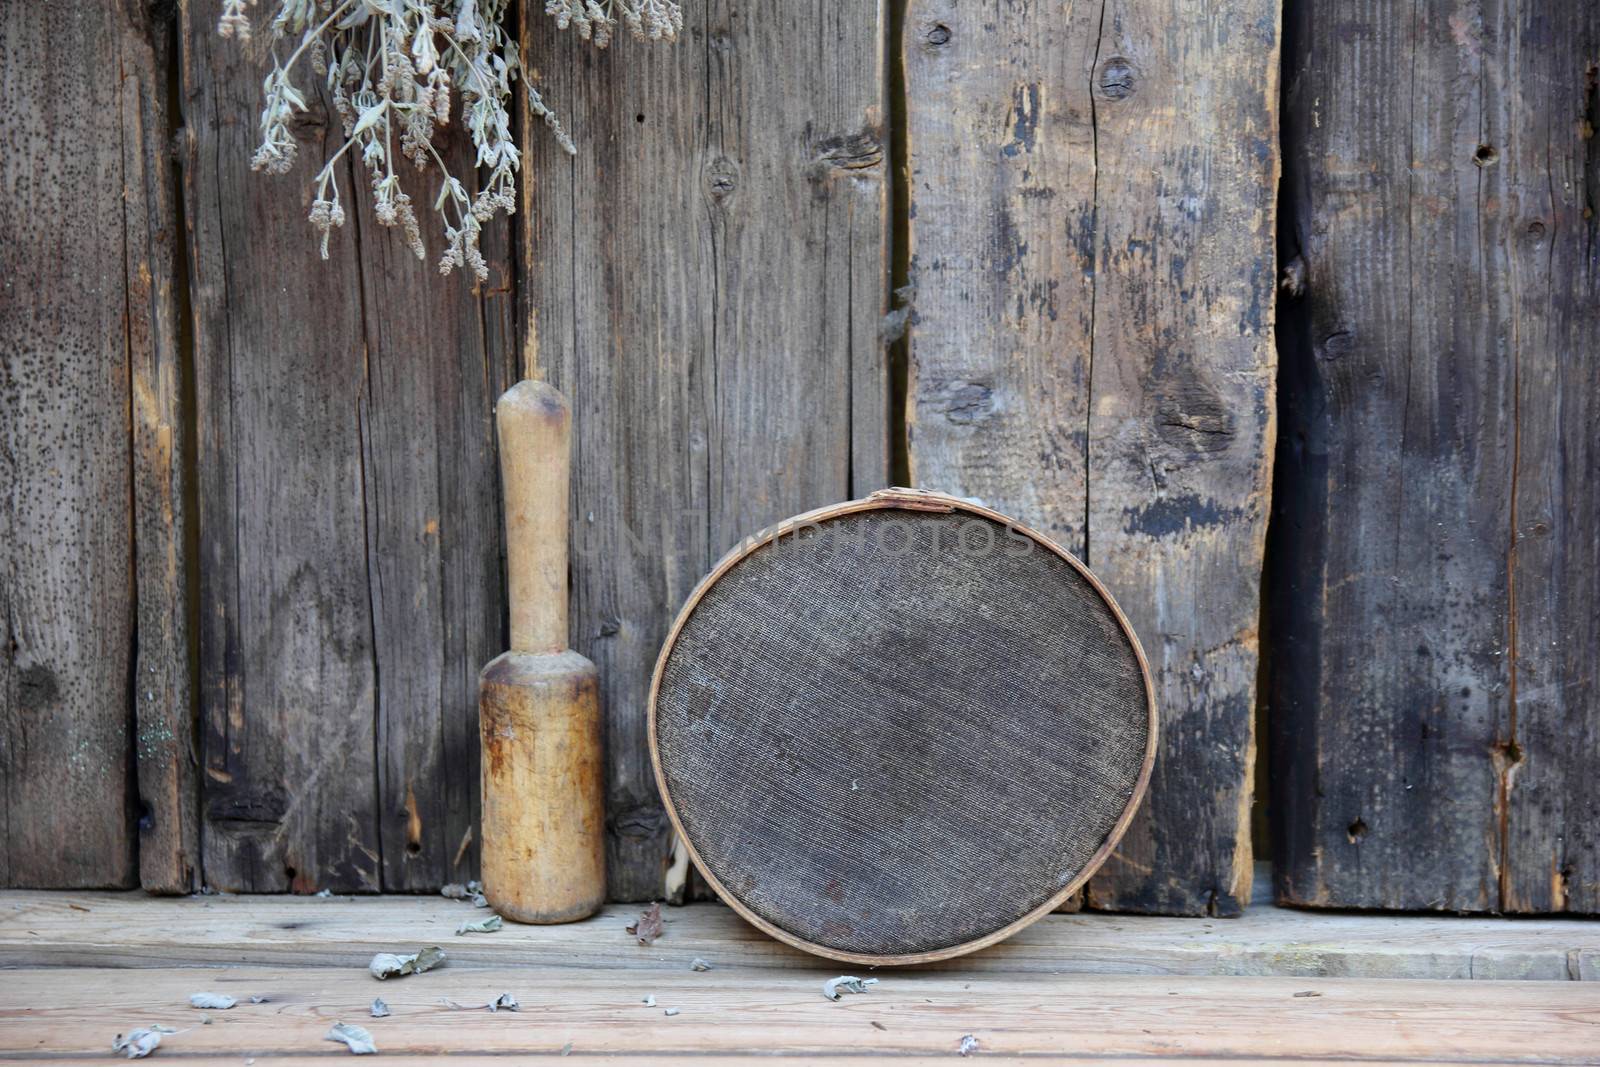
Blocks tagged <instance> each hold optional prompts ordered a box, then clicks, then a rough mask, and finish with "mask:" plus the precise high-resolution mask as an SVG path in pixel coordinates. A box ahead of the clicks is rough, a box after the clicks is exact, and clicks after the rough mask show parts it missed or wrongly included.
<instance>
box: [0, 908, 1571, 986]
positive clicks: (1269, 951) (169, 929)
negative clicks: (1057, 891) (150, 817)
mask: <svg viewBox="0 0 1600 1067" xmlns="http://www.w3.org/2000/svg"><path fill="white" fill-rule="evenodd" d="M484 914H486V913H485V912H482V911H479V910H478V909H475V908H473V907H471V906H470V905H468V904H462V903H459V902H456V901H449V900H445V899H443V898H437V897H422V898H418V897H385V898H371V897H351V898H336V899H333V900H316V899H303V898H292V897H230V896H222V897H193V898H188V899H184V900H169V901H152V900H148V899H145V898H142V897H137V896H132V895H128V894H116V893H79V894H59V893H50V894H46V893H24V892H12V893H5V894H0V965H3V966H49V965H71V966H87V967H170V966H175V965H179V964H181V963H186V962H194V963H205V964H217V963H240V964H245V963H248V964H257V965H263V966H288V965H297V964H306V965H312V964H316V965H339V966H358V965H360V964H362V963H364V962H365V961H366V960H368V959H370V958H371V956H372V954H373V953H374V952H379V951H389V950H390V949H391V948H393V947H394V946H396V945H404V944H408V943H411V942H413V941H416V940H417V939H419V938H420V939H431V940H434V941H438V942H439V943H440V944H441V945H443V946H444V947H446V948H447V949H448V950H449V951H450V952H451V953H452V954H453V955H454V957H455V958H456V959H457V960H459V961H460V962H463V963H471V964H473V965H476V966H513V965H521V964H523V963H526V962H528V961H530V960H537V961H538V962H539V964H540V966H547V967H562V968H578V969H593V968H602V969H611V970H652V971H669V972H670V971H673V970H676V969H679V968H682V967H684V966H687V964H688V963H689V961H690V960H692V959H693V958H694V957H696V956H702V957H704V958H706V959H710V960H716V961H720V962H721V963H724V964H728V965H738V966H741V967H752V968H763V969H770V968H780V969H781V968H793V967H802V968H804V967H815V966H820V964H819V963H818V961H817V960H816V959H814V958H813V957H811V956H808V955H806V954H805V953H802V952H800V951H798V950H796V949H792V948H790V947H788V946H787V945H784V944H782V943H781V942H778V941H776V940H774V939H772V938H770V937H767V936H766V935H765V934H762V933H761V932H759V931H758V930H756V929H755V928H754V927H752V926H750V925H748V924H746V923H745V922H743V921H742V920H740V919H739V918H738V916H737V915H735V914H734V913H733V912H732V911H731V910H730V909H728V908H725V907H723V906H721V905H719V904H696V905H690V906H687V907H682V908H666V909H664V914H665V917H666V920H667V935H666V936H665V937H663V938H662V939H661V940H660V941H658V942H657V943H656V944H655V945H654V946H653V947H652V948H649V949H645V948H641V947H640V946H639V945H637V944H636V943H635V941H634V939H633V938H631V937H628V936H627V935H626V934H625V933H624V931H623V928H624V927H625V926H626V925H627V924H628V923H629V922H631V921H632V919H633V918H635V917H636V916H637V915H638V909H637V908H628V907H622V906H617V905H613V906H610V907H608V908H606V909H605V910H604V911H602V912H601V913H600V914H599V915H598V916H596V917H595V918H593V919H590V920H587V921H585V922H581V923H573V924H569V925H564V926H550V927H529V926H517V925H514V924H507V926H506V928H505V929H504V930H502V931H501V932H500V933H497V934H491V935H484V936H463V937H457V936H455V934H454V931H455V929H456V927H457V925H459V924H460V923H461V922H462V921H463V920H464V919H477V918H480V917H482V916H483V915H484ZM921 969H928V970H948V971H954V972H959V973H967V974H977V973H998V972H1026V973H1032V974H1053V973H1067V974H1078V973H1083V974H1095V973H1104V974H1141V975H1151V976H1157V975H1188V976H1209V975H1296V976H1306V977H1327V976H1335V977H1336V976H1349V977H1368V978H1457V979H1466V978H1475V979H1502V980H1509V979H1535V980H1549V981H1561V980H1572V979H1582V980H1589V981H1593V980H1597V979H1600V925H1596V924H1593V923H1584V922H1580V921H1574V920H1559V919H1552V920H1533V919H1529V920H1520V921H1515V922H1513V921H1508V920H1494V919H1470V920H1469V919H1446V918H1435V917H1424V916H1379V915H1371V916H1363V915H1328V914H1322V913H1317V912H1304V911H1294V910H1289V909H1284V908H1273V907H1271V906H1268V905H1261V906H1257V907H1252V908H1251V909H1250V910H1249V911H1248V912H1246V914H1245V916H1244V917H1243V918H1239V919H1231V920H1214V919H1184V918H1151V917H1146V918H1134V919H1129V918H1123V917H1119V916H1115V915H1104V914H1093V913H1085V914H1079V915H1056V916H1050V917H1048V918H1046V919H1043V920H1041V921H1040V922H1038V923H1036V924H1035V925H1034V926H1031V927H1029V928H1028V929H1026V930H1024V931H1022V932H1021V933H1020V934H1018V935H1017V936H1016V937H1013V938H1011V939H1009V940H1007V941H1005V942H1003V943H1001V944H999V945H996V946H993V947H991V948H989V949H986V950H984V951H982V952H979V953H976V954H974V955H971V956H966V957H962V958H960V959H956V960H952V961H946V962H944V963H940V964H934V965H931V966H929V967H927V968H921ZM885 973H889V972H887V971H886V972H885Z"/></svg>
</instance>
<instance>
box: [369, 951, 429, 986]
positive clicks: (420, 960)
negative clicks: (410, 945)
mask: <svg viewBox="0 0 1600 1067" xmlns="http://www.w3.org/2000/svg"><path fill="white" fill-rule="evenodd" d="M443 962H444V949H442V948H439V947H438V946H431V947H429V948H423V949H418V950H417V951H416V952H413V953H412V954H410V955H409V956H400V955H396V954H395V953H393V952H380V953H378V954H377V955H376V956H374V957H372V962H371V963H369V964H367V971H368V973H370V974H371V975H372V977H374V978H377V979H379V980H382V979H385V978H398V977H402V976H404V975H408V974H421V973H422V972H423V971H431V970H433V969H434V968H435V967H437V966H439V964H441V963H443Z"/></svg>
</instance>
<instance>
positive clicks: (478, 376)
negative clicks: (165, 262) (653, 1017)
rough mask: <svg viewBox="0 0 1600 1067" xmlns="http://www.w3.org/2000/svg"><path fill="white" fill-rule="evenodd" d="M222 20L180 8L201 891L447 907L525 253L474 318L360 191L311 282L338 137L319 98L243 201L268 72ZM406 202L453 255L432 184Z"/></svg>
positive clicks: (495, 533)
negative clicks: (399, 899) (354, 895)
mask: <svg viewBox="0 0 1600 1067" xmlns="http://www.w3.org/2000/svg"><path fill="white" fill-rule="evenodd" d="M217 11H218V5H217V3H216V2H215V0H187V2H185V3H184V4H183V5H182V26H181V32H182V35H183V41H184V48H183V50H182V51H183V60H184V62H183V71H182V85H183V104H184V117H185V126H184V130H185V138H184V142H183V171H184V183H185V184H184V201H185V205H186V209H187V213H188V225H189V250H190V263H191V278H192V294H191V300H192V304H193V307H194V332H195V372H196V373H195V378H196V392H197V405H196V416H197V419H198V427H197V434H198V440H199V449H198V453H199V454H198V481H199V503H200V514H199V538H200V559H199V564H198V567H199V579H198V581H199V595H200V618H201V630H200V635H199V644H200V669H201V683H202V688H201V741H202V744H201V765H202V769H203V782H202V786H203V797H202V811H203V814H204V842H203V843H204V848H205V873H206V881H207V882H208V883H209V884H211V885H213V886H217V887H222V888H233V889H247V890H255V891H281V890H289V889H292V890H296V891H301V892H314V891H316V890H317V889H320V888H324V887H333V888H337V889H341V890H366V891H376V890H378V889H380V888H383V887H391V888H396V889H409V888H423V887H429V886H437V885H439V884H441V883H442V882H444V881H448V880H452V879H462V878H466V877H470V876H471V875H472V874H473V873H474V866H475V854H474V852H473V848H472V841H471V838H470V836H469V834H470V831H471V830H472V827H473V824H474V821H475V820H474V816H475V812H476V804H477V793H478V791H477V769H476V767H477V751H478V749H477V731H476V701H475V693H476V686H475V677H476V672H477V670H478V668H479V667H481V666H482V664H483V663H484V662H485V661H487V660H488V659H489V658H490V657H492V656H493V655H494V654H496V653H497V652H498V651H500V648H501V643H502V638H501V636H500V634H501V627H502V622H501V619H502V615H503V606H502V599H501V588H500V576H499V528H498V523H499V520H498V517H497V511H496V504H495V493H496V481H495V474H494V470H495V468H494V451H493V434H492V426H491V422H490V413H491V410H492V404H493V401H494V398H495V396H496V395H497V394H498V392H499V391H500V389H501V388H503V387H504V386H505V385H506V384H508V383H509V381H510V380H512V378H513V377H514V371H513V369H512V366H513V364H514V362H515V353H514V349H513V347H512V343H511V340H510V335H511V329H510V321H509V316H510V314H511V296H510V287H511V276H512V270H511V261H510V249H509V244H508V240H509V238H508V229H507V227H506V225H505V224H504V222H503V221H501V222H497V223H495V224H494V225H493V226H490V227H487V230H488V233H487V234H486V237H485V255H486V256H487V258H488V259H489V262H490V269H491V277H490V280H489V282H488V283H486V284H485V285H484V286H483V287H482V288H481V290H480V291H479V292H478V293H476V294H475V293H473V292H472V291H471V290H470V289H469V287H468V285H467V284H466V283H465V282H464V281H463V280H462V279H461V278H460V277H459V276H455V277H452V278H441V277H440V276H439V273H438V270H437V267H436V265H435V263H434V262H427V263H424V262H419V261H417V260H416V259H415V258H414V257H412V256H411V255H410V254H409V253H408V252H407V251H406V250H405V246H404V242H403V240H402V239H401V235H400V234H398V233H397V232H396V231H395V230H393V229H385V228H383V227H380V226H377V225H376V224H375V222H374V220H373V219H372V218H371V217H370V215H369V214H368V208H367V206H366V204H367V201H366V200H365V199H364V198H365V197H366V196H367V191H366V190H367V184H368V181H367V177H366V175H365V174H364V173H362V174H357V173H356V172H355V171H354V170H351V171H348V172H346V173H343V174H341V175H340V180H341V182H342V188H343V190H344V195H345V198H346V204H347V205H348V206H347V210H348V211H349V213H350V215H351V219H350V223H349V224H348V225H347V226H345V227H344V228H343V229H342V230H340V231H338V232H337V233H336V234H335V235H334V239H333V241H332V242H331V249H330V251H331V259H330V260H329V261H328V262H322V261H321V260H319V259H318V257H317V250H316V243H315V241H314V240H313V236H314V235H313V232H312V230H311V229H310V227H309V225H308V223H307V222H306V218H305V215H306V210H307V203H308V198H309V196H310V192H309V190H308V183H309V181H310V178H311V175H312V174H313V173H314V172H315V167H316V166H318V165H320V163H319V162H318V161H320V159H321V158H323V156H324V154H325V153H326V152H327V151H329V150H331V147H334V146H336V145H337V143H338V141H337V138H338V133H339V131H338V128H337V127H338V124H337V121H334V122H333V124H332V125H331V126H330V124H329V122H328V116H329V113H330V112H329V109H328V108H327V106H326V104H325V102H324V101H323V100H321V99H320V98H315V94H309V95H312V96H313V97H314V100H313V109H312V111H311V112H309V113H308V114H307V115H305V116H303V117H302V118H300V119H298V120H297V123H296V129H297V131H298V132H299V133H301V134H302V135H305V137H306V142H305V143H303V144H302V147H301V160H300V163H299V164H298V165H297V166H296V168H295V170H294V171H293V172H292V173H291V174H290V175H288V176H286V177H283V178H279V179H274V178H269V177H265V176H262V175H259V174H253V173H251V172H250V156H251V153H252V151H253V150H254V140H255V133H256V125H255V123H254V122H253V121H251V119H250V117H251V116H253V115H255V114H256V113H257V112H258V110H259V108H260V106H261V104H260V100H259V93H260V86H261V78H262V71H263V70H264V69H266V67H265V66H264V64H265V63H266V62H267V60H266V58H265V55H264V53H263V52H262V51H261V49H260V48H259V47H249V48H242V47H241V46H240V45H239V44H238V43H237V42H235V41H228V40H223V39H221V38H219V37H218V36H217V35H216V33H215V31H214V27H215V24H216V19H217ZM258 14H259V13H258ZM460 151H461V149H460V148H459V147H457V148H456V149H454V150H453V152H452V158H455V159H457V160H458V161H459V159H460V158H461V157H460V155H459V153H460ZM355 166H356V165H355V164H352V167H355ZM402 183H403V184H405V185H406V186H407V187H408V188H409V191H410V195H411V196H412V198H413V200H415V201H416V202H417V204H418V205H419V213H420V214H422V215H423V216H424V219H423V235H424V238H425V239H427V240H428V241H429V242H430V244H431V246H432V247H433V249H434V254H435V255H437V253H438V249H439V247H440V245H441V242H442V237H443V235H442V231H441V228H440V226H439V224H438V221H437V219H436V218H434V217H433V216H432V214H431V213H430V212H427V211H426V210H423V208H425V206H426V205H429V204H431V203H432V202H433V199H434V196H433V191H434V190H435V189H436V176H429V177H426V178H425V180H419V179H418V177H417V175H416V174H415V173H414V172H413V171H412V170H411V168H410V167H409V166H407V168H406V169H405V173H404V174H403V175H402ZM356 188H358V189H359V190H360V191H359V192H355V191H354V190H355V189H356ZM357 205H360V206H357Z"/></svg>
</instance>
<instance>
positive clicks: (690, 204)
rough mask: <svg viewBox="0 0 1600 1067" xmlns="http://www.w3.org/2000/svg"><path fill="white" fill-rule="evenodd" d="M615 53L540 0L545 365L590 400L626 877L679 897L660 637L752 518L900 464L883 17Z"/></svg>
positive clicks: (622, 886) (598, 566) (586, 430)
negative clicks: (545, 123) (546, 125)
mask: <svg viewBox="0 0 1600 1067" xmlns="http://www.w3.org/2000/svg"><path fill="white" fill-rule="evenodd" d="M684 16H685V26H684V31H683V35H682V39H681V40H680V41H679V42H678V43H677V44H676V45H664V44H655V45H650V44H645V43H641V42H636V41H633V40H630V39H628V38H627V36H626V34H623V35H622V36H621V37H620V38H619V39H618V40H617V41H616V42H614V43H613V44H612V45H611V47H610V48H609V49H608V50H606V51H604V52H599V51H596V50H595V49H594V48H593V47H592V46H591V45H589V44H587V43H585V42H582V41H579V40H578V39H577V38H576V36H575V34H571V33H566V34H556V33H555V32H554V31H553V30H552V27H551V23H550V20H549V19H547V18H546V17H544V16H543V15H542V14H540V13H539V12H538V10H537V9H536V8H534V7H530V8H529V9H528V16H527V17H526V18H525V19H524V21H523V43H524V48H523V54H524V55H525V56H526V57H527V61H528V62H529V64H530V65H531V66H532V67H534V68H535V69H536V70H537V75H536V80H537V82H538V84H539V86H540V88H541V91H542V92H543V93H544V94H545V96H546V98H547V100H548V101H549V102H550V103H551V104H552V106H554V107H555V108H556V109H557V110H558V112H559V113H560V115H561V116H562V119H563V121H564V122H565V123H566V125H567V127H568V128H569V129H570V130H571V132H572V135H573V137H574V139H575V140H576V141H577V145H578V154H577V156H576V157H573V158H570V159H569V158H568V157H566V156H565V155H562V154H561V153H560V151H559V150H558V149H557V148H556V146H555V143H554V142H553V141H552V140H550V139H549V138H548V137H546V136H544V135H543V133H544V131H543V129H542V127H541V126H539V125H538V123H537V121H534V122H533V123H531V125H530V129H531V130H532V133H531V135H530V140H529V144H528V160H529V168H530V169H529V171H528V172H527V181H526V182H525V183H524V196H525V200H524V210H523V213H522V219H523V230H522V233H523V236H524V242H523V246H522V261H523V267H524V270H523V274H522V277H521V296H522V298H523V300H524V302H525V305H526V319H525V325H526V329H527V339H526V356H525V359H526V363H527V367H528V370H529V372H530V373H531V374H534V375H537V376H541V377H545V378H548V379H549V380H550V381H551V382H553V383H554V384H555V385H556V386H557V387H558V388H560V389H561V390H562V391H563V392H565V393H566V394H567V396H568V397H569V398H570V400H571V402H572V412H573V464H574V469H573V500H572V549H573V610H572V647H573V648H574V649H576V650H577V651H579V652H581V653H583V654H584V655H586V656H588V657H589V658H590V659H592V660H593V661H594V662H595V663H596V664H597V665H598V667H599V670H600V678H601V684H602V687H603V692H602V695H601V699H602V705H603V707H604V714H605V717H606V737H605V742H606V751H607V761H608V767H607V770H608V784H607V789H608V794H607V804H608V815H607V818H608V850H607V860H608V865H609V872H608V873H609V883H610V891H611V895H612V896H613V898H616V899H622V900H641V899H653V898H657V897H660V896H661V895H662V894H663V885H664V876H665V874H666V872H667V869H668V865H669V861H670V855H671V830H670V826H669V824H668V821H667V818H666V815H665V813H664V811H663V809H662V807H661V802H660V797H659V795H658V793H657V790H656V786H655V780H654V776H653V774H652V772H651V769H650V760H649V755H648V752H647V748H646V742H645V719H646V697H647V691H648V689H649V683H650V676H651V671H652V669H653V667H654V665H655V659H656V654H657V652H658V651H659V650H660V647H661V642H662V640H663V638H664V637H665V636H666V632H667V629H668V627H669V625H670V624H671V621H672V619H673V617H674V616H675V615H676V613H677V611H678V608H679V607H680V606H681V604H682V603H683V601H684V599H685V598H686V597H687V596H688V593H689V591H690V589H691V588H693V586H694V584H695V583H696V582H697V581H698V580H699V579H700V577H701V576H702V575H703V574H705V572H706V571H708V570H709V569H710V567H711V564H712V562H713V561H714V560H715V559H716V558H717V557H719V556H721V555H722V553H723V552H724V551H725V550H727V549H728V548H730V547H732V546H733V545H734V543H735V542H737V541H738V540H739V539H741V538H743V537H746V536H748V535H750V534H753V533H755V532H756V531H758V530H759V529H761V528H762V527H764V526H766V525H768V524H770V523H774V522H777V521H779V520H781V519H784V518H787V517H788V516H790V515H793V514H795V513H798V512H801V511H805V510H809V509H810V508H813V507H817V506H820V505H823V504H829V503H834V502H836V501H840V500H844V499H848V498H850V497H852V496H861V495H865V494H866V493H868V492H870V491H872V490H874V489H877V488H880V487H881V486H882V485H883V484H884V482H885V480H886V464H887V460H886V456H887V451H888V434H887V430H886V420H887V407H886V405H887V400H886V373H885V370H886V366H885V356H884V350H883V346H882V344H881V343H880V340H879V325H880V320H881V317H882V314H883V311H884V304H885V299H884V292H885V288H886V284H887V276H888V260H887V256H886V253H885V248H884V242H885V214H884V213H885V186H886V180H885V165H884V152H885V149H884V132H883V128H882V124H883V122H884V115H883V108H882V93H883V78H882V67H883V64H882V55H883V37H882V25H881V14H880V11H879V8H878V5H875V4H820V5H819V4H735V3H731V2H729V0H707V2H705V3H700V2H696V3H692V4H686V5H685V6H684Z"/></svg>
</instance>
